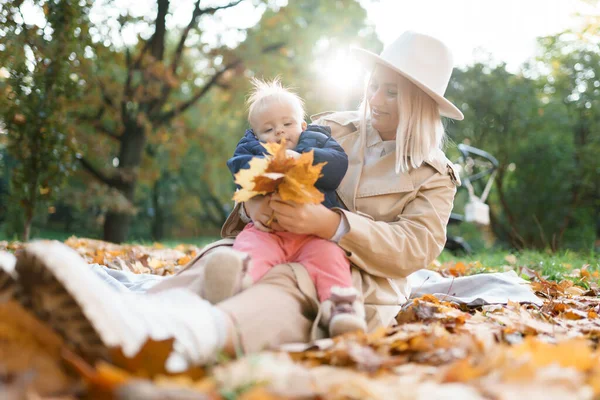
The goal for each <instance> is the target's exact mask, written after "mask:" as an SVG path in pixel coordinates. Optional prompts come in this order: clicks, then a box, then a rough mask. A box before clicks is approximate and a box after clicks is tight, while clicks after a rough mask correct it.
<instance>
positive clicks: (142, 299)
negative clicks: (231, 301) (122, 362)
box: [16, 242, 228, 371]
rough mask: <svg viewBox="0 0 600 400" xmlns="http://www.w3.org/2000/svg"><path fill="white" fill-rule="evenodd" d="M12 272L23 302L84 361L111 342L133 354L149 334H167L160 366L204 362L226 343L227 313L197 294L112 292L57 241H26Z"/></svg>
mask: <svg viewBox="0 0 600 400" xmlns="http://www.w3.org/2000/svg"><path fill="white" fill-rule="evenodd" d="M16 272H17V278H18V283H19V284H20V286H21V287H22V288H23V295H24V296H26V297H27V299H28V302H26V303H25V306H26V307H28V308H30V309H31V311H32V312H33V313H34V314H35V315H37V316H38V317H39V318H40V319H42V320H43V321H45V322H47V323H48V325H49V326H51V327H52V328H53V329H54V330H56V331H57V332H58V333H60V334H61V335H62V336H63V338H64V339H65V341H66V343H67V344H69V345H70V346H72V347H74V348H75V349H76V350H77V351H78V352H79V353H80V354H83V355H84V356H86V357H88V359H90V360H96V359H106V358H109V348H110V347H117V348H121V349H122V351H123V353H124V354H125V355H126V356H128V357H132V356H133V355H135V354H136V353H137V352H138V351H139V350H140V349H141V348H142V346H143V344H144V343H145V342H146V341H147V340H148V339H149V338H151V339H154V340H163V339H169V338H173V339H174V340H175V341H174V347H173V352H172V353H171V357H170V358H169V362H168V365H167V368H168V369H169V370H170V371H175V370H181V369H184V368H185V367H186V366H189V365H190V364H203V363H207V362H211V361H212V360H214V359H215V358H216V355H217V353H218V352H219V351H220V350H221V349H222V348H223V346H224V344H225V339H226V334H227V329H228V326H227V323H228V319H227V316H226V314H225V313H223V312H222V311H221V310H219V309H218V308H216V307H215V306H213V305H211V304H210V303H208V302H207V301H205V300H203V299H201V298H200V297H199V296H197V295H196V294H194V293H192V292H190V291H189V290H186V289H185V288H177V289H171V290H164V291H161V292H159V293H155V294H137V293H128V292H120V291H117V290H115V289H114V288H113V287H111V286H110V285H108V284H107V283H106V282H105V281H103V280H102V279H101V278H100V277H98V275H96V274H95V273H94V272H93V271H92V270H91V269H90V268H88V265H87V263H86V262H85V261H84V260H83V259H82V258H81V256H80V255H79V254H78V253H77V252H75V251H74V250H72V249H71V248H69V247H67V246H65V245H63V244H62V243H58V242H34V243H31V244H27V245H26V247H25V249H24V250H23V251H21V252H20V253H19V254H18V255H17V264H16Z"/></svg>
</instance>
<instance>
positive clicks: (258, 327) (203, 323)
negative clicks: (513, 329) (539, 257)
mask: <svg viewBox="0 0 600 400" xmlns="http://www.w3.org/2000/svg"><path fill="white" fill-rule="evenodd" d="M356 53H357V55H358V56H359V58H360V59H361V60H362V62H363V63H364V64H365V65H366V67H367V68H369V69H370V71H372V76H371V79H370V81H369V85H368V87H367V89H366V93H365V101H364V103H363V106H362V107H361V111H351V112H340V113H323V114H319V115H317V116H316V117H314V118H313V119H314V120H315V123H317V124H322V125H327V126H329V127H331V130H332V135H333V136H334V138H335V139H336V140H337V141H338V142H339V143H340V145H341V146H342V147H343V148H344V150H345V151H346V153H347V154H348V157H349V160H350V165H349V168H348V172H347V174H346V177H345V178H344V180H343V182H342V184H341V185H340V187H339V188H338V191H337V194H338V196H339V198H340V200H341V201H342V202H343V203H344V205H345V206H346V208H347V210H342V209H332V210H329V209H327V208H325V207H324V206H321V205H299V204H294V203H289V202H284V201H282V200H281V199H280V198H279V197H277V196H272V197H271V198H268V197H262V198H257V199H253V200H251V201H248V202H247V203H245V208H242V207H240V205H237V206H236V208H235V209H234V210H233V212H232V213H231V215H230V216H229V218H228V219H227V221H226V223H225V225H224V227H223V231H222V235H223V237H225V238H226V239H224V240H221V241H219V242H216V243H214V244H213V245H211V246H209V247H207V248H206V249H205V251H204V252H203V253H202V254H201V255H199V256H198V257H197V258H196V259H195V260H193V261H192V262H191V263H190V264H189V265H188V267H187V268H186V269H185V270H184V271H182V272H181V273H180V274H178V275H177V276H175V277H173V278H170V279H167V280H165V281H164V282H163V283H161V284H159V285H158V286H157V287H155V288H154V289H153V290H152V291H151V293H148V294H146V295H141V296H140V295H133V294H129V293H128V294H115V293H114V291H111V290H109V289H108V288H106V287H105V286H104V285H103V282H100V281H99V280H98V279H96V278H95V276H94V275H93V274H92V273H91V272H90V271H89V270H88V269H86V268H85V267H84V266H83V265H78V264H82V261H81V260H80V259H78V257H77V255H76V254H74V253H73V252H68V251H66V250H64V249H63V248H62V247H60V245H58V244H55V245H52V246H50V245H48V244H43V243H37V244H32V245H30V246H29V247H28V249H27V250H25V252H24V253H23V254H22V255H21V256H20V257H19V260H18V264H17V272H18V274H19V281H20V282H21V284H22V286H23V288H24V291H25V293H26V294H27V295H28V296H29V297H30V298H31V299H32V304H33V306H32V307H33V308H34V310H35V311H36V312H37V313H38V315H41V316H42V317H44V318H45V319H47V320H49V322H50V323H51V324H52V325H53V326H54V327H55V328H56V329H57V330H59V331H60V332H61V333H63V335H64V336H65V337H66V338H67V339H68V340H70V341H71V343H72V344H74V345H75V346H76V347H78V348H79V349H80V350H81V351H83V352H85V353H87V354H88V355H91V356H97V357H103V356H105V355H106V347H107V346H122V347H123V348H124V350H125V352H126V353H130V354H133V353H135V352H136V351H137V350H138V349H139V347H140V346H141V343H143V340H144V338H145V335H147V334H149V335H150V336H151V337H153V338H155V339H160V338H167V337H170V336H174V337H175V338H176V341H175V351H174V354H173V356H172V357H171V359H170V363H171V364H170V367H171V368H172V369H177V368H183V367H184V366H185V365H186V363H188V362H192V363H202V362H207V361H210V360H212V359H214V357H215V355H216V354H217V353H218V352H219V351H221V350H223V349H224V350H226V351H229V352H233V350H234V348H235V347H236V346H237V345H241V346H242V347H243V348H244V349H245V350H246V351H247V352H252V351H257V350H260V349H263V348H265V347H269V346H276V345H280V344H284V343H290V342H306V341H309V340H310V339H311V338H314V337H316V336H318V335H319V333H320V332H319V330H318V328H316V326H317V325H316V324H315V323H314V321H315V319H318V318H316V317H317V316H316V314H317V307H318V303H317V296H316V293H315V289H314V285H313V284H312V282H311V280H310V279H309V277H308V275H307V272H306V270H305V269H304V268H303V267H302V266H301V265H298V264H286V265H279V266H276V267H274V268H273V269H271V271H270V272H269V273H267V275H265V277H264V278H263V279H262V280H261V281H259V282H257V283H256V284H254V285H253V286H251V287H250V288H248V289H247V290H245V291H243V292H241V293H239V294H237V295H235V296H233V297H231V298H230V299H228V300H226V301H224V302H222V303H220V304H219V305H218V306H216V307H215V306H211V305H209V304H208V303H207V302H205V301H204V300H202V299H201V298H200V297H199V296H197V294H200V295H201V294H202V291H203V274H204V271H205V266H206V265H207V264H208V263H210V264H212V263H220V264H225V265H227V263H228V262H229V261H231V260H237V257H239V255H238V254H237V253H235V252H234V251H233V250H231V249H230V248H229V247H227V246H230V245H231V243H232V240H231V238H232V237H235V235H236V234H237V233H238V232H240V231H241V229H242V228H243V227H244V225H245V223H246V222H248V221H249V220H253V221H255V222H260V223H262V224H267V223H268V221H269V220H270V219H271V216H272V215H273V214H274V217H275V220H276V221H277V222H275V223H273V225H272V226H271V227H272V228H273V229H276V230H287V231H290V232H295V233H302V234H313V235H316V236H319V237H322V238H326V239H330V240H333V241H336V242H337V243H338V244H339V246H340V247H342V248H343V249H344V250H345V251H346V254H347V256H348V258H349V259H350V261H351V262H352V265H353V271H352V276H353V283H354V286H355V287H356V288H357V289H358V290H359V292H360V293H362V294H363V297H364V303H365V311H366V314H367V315H366V317H367V321H368V325H369V329H373V328H375V327H378V326H382V325H384V326H385V325H390V324H393V323H394V321H395V320H394V318H395V316H396V314H397V313H398V311H399V310H400V306H401V304H403V303H404V302H406V300H407V298H408V296H409V294H410V288H409V287H408V284H407V280H406V276H407V275H409V274H410V273H411V272H413V271H416V270H418V269H420V268H424V267H426V266H427V265H428V264H429V263H430V262H431V261H433V260H434V259H435V257H437V256H438V255H439V253H440V252H441V251H442V249H443V246H444V242H445V240H446V225H447V222H448V219H449V216H450V212H451V210H452V203H453V199H454V194H455V192H456V186H457V185H459V184H460V182H459V180H458V177H457V175H456V173H455V172H454V171H453V169H452V163H451V162H450V161H448V159H447V158H446V157H445V156H444V154H443V152H442V151H441V150H440V148H441V147H442V145H443V142H444V138H445V134H444V128H443V126H442V121H441V118H440V115H442V116H446V117H449V118H453V119H457V120H461V119H462V118H463V115H462V113H461V112H460V111H459V110H458V109H457V108H456V107H455V106H454V105H453V104H452V103H450V102H449V101H448V100H446V99H445V98H444V97H443V95H444V92H445V90H446V87H447V85H448V81H449V79H450V75H451V72H452V58H451V54H450V51H449V50H448V48H447V47H446V46H444V45H443V44H442V43H441V42H440V41H439V40H437V39H434V38H432V37H429V36H426V35H422V34H419V33H414V32H406V33H404V34H402V35H401V36H400V37H399V38H398V39H397V40H396V41H395V42H394V43H392V44H391V45H390V46H388V47H387V48H386V49H384V51H383V52H382V54H381V55H380V56H378V55H375V54H373V53H370V52H367V51H364V50H357V51H356ZM244 221H246V222H244ZM213 265H214V264H213ZM51 302H54V303H58V304H60V307H52V305H51ZM342 306H343V305H342Z"/></svg>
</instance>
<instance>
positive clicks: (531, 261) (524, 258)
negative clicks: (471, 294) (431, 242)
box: [438, 250, 600, 281]
mask: <svg viewBox="0 0 600 400" xmlns="http://www.w3.org/2000/svg"><path fill="white" fill-rule="evenodd" d="M438 261H439V262H441V263H442V264H443V263H452V262H458V261H462V262H463V263H465V264H471V265H472V266H473V267H474V270H473V272H475V273H478V272H486V271H487V272H495V271H505V270H507V269H517V268H518V267H527V268H530V269H532V270H534V271H538V272H540V274H541V275H542V276H543V277H544V278H546V279H549V280H553V281H561V280H563V279H570V280H575V281H578V279H577V277H576V275H578V274H577V271H576V270H581V269H582V268H584V267H585V268H586V269H587V270H588V271H589V272H591V273H593V272H594V271H600V254H599V253H596V252H589V253H580V252H574V251H569V250H565V251H560V252H556V253H550V252H544V251H536V250H524V251H521V252H507V251H505V250H504V251H500V250H492V251H480V252H477V253H474V254H470V255H466V256H465V255H463V256H455V255H453V254H451V253H450V252H447V251H444V252H443V253H442V254H441V255H440V257H439V258H438Z"/></svg>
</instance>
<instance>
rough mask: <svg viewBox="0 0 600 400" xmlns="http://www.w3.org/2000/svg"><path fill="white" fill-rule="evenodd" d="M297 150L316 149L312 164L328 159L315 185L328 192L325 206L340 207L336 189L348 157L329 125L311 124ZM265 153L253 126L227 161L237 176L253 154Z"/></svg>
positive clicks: (304, 151) (344, 170) (325, 193)
mask: <svg viewBox="0 0 600 400" xmlns="http://www.w3.org/2000/svg"><path fill="white" fill-rule="evenodd" d="M294 150H295V151H297V152H298V153H306V152H308V151H311V150H314V162H313V164H318V163H322V162H325V161H326V162H327V164H326V165H325V166H324V167H323V170H322V171H321V174H322V175H323V176H321V177H320V178H319V180H318V181H317V183H316V184H315V187H316V188H317V189H319V190H320V191H321V193H323V194H324V195H325V200H324V201H323V205H325V206H326V207H328V208H331V207H340V206H341V205H340V203H339V202H338V201H337V196H336V194H335V190H336V189H337V187H338V186H339V184H340V182H342V179H343V178H344V175H345V174H346V170H347V169H348V156H347V155H346V153H345V152H344V149H342V147H341V146H340V145H339V144H338V142H336V141H335V139H334V138H332V137H331V129H330V128H329V127H328V126H321V125H308V126H307V128H306V130H305V131H304V132H302V134H301V135H300V139H299V140H298V145H297V146H296V148H295V149H294ZM265 153H266V150H265V148H264V147H263V146H262V144H261V142H259V141H258V139H257V138H256V136H255V135H254V132H253V131H252V129H248V130H247V131H246V133H245V134H244V137H242V139H241V140H240V141H239V143H238V144H237V147H236V148H235V153H233V157H231V158H230V159H229V160H228V161H227V166H228V167H229V170H230V171H231V173H232V174H233V175H235V174H236V173H237V172H238V171H239V170H240V169H242V168H248V163H249V162H250V160H251V159H252V158H253V157H263V156H264V154H265Z"/></svg>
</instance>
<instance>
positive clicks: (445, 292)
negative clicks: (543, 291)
mask: <svg viewBox="0 0 600 400" xmlns="http://www.w3.org/2000/svg"><path fill="white" fill-rule="evenodd" d="M90 266H91V268H92V269H93V270H94V271H95V272H96V273H97V274H98V275H99V276H100V277H101V278H102V279H103V280H104V281H106V282H107V283H108V284H110V285H111V286H112V287H114V288H115V289H116V290H119V291H132V292H141V293H143V292H145V291H147V290H148V289H150V288H151V287H152V286H154V285H155V284H157V283H158V282H160V281H161V280H163V279H168V277H163V276H158V275H150V274H135V273H133V272H129V271H119V270H115V269H110V268H108V267H105V266H103V265H99V264H90ZM408 282H409V283H410V286H411V296H410V298H411V299H412V298H417V297H421V296H423V295H425V294H432V295H434V296H436V297H438V298H440V299H442V300H445V301H452V302H456V303H460V304H466V305H468V306H481V305H486V304H507V303H508V301H513V302H518V303H533V304H536V305H540V306H541V305H542V301H541V300H540V298H538V297H537V296H536V295H535V294H534V293H533V291H532V290H531V288H530V287H529V283H528V282H527V281H526V280H524V279H522V278H520V277H519V276H518V275H517V274H516V273H515V272H514V271H508V272H495V273H485V274H479V275H471V276H462V277H445V276H442V275H440V274H439V273H437V272H435V271H430V270H425V269H423V270H419V271H417V272H414V273H412V274H411V275H409V276H408Z"/></svg>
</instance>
